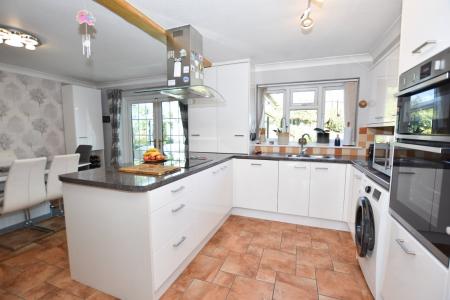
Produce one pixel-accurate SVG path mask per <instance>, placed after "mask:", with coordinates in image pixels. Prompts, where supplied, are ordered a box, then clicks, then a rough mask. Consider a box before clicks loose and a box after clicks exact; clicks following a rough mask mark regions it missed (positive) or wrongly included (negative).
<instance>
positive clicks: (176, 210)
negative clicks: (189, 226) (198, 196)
mask: <svg viewBox="0 0 450 300" xmlns="http://www.w3.org/2000/svg"><path fill="white" fill-rule="evenodd" d="M185 206H186V205H185V204H180V206H178V207H177V208H173V209H172V213H176V212H178V211H180V210H182V209H183V208H184V207H185Z"/></svg>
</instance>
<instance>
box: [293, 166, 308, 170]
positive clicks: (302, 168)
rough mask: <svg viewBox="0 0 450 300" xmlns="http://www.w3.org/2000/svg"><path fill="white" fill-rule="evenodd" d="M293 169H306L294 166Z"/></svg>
mask: <svg viewBox="0 0 450 300" xmlns="http://www.w3.org/2000/svg"><path fill="white" fill-rule="evenodd" d="M294 168H295V169H306V167H300V166H294Z"/></svg>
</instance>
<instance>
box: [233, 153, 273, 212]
mask: <svg viewBox="0 0 450 300" xmlns="http://www.w3.org/2000/svg"><path fill="white" fill-rule="evenodd" d="M233 174H234V205H233V206H234V207H241V208H250V209H257V210H264V211H272V212H276V211H277V191H278V161H269V160H251V159H236V160H234V166H233Z"/></svg>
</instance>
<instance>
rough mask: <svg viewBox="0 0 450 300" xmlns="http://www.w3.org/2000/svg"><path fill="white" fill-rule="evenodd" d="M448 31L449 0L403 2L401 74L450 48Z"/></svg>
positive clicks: (449, 22) (449, 25)
mask: <svg viewBox="0 0 450 300" xmlns="http://www.w3.org/2000/svg"><path fill="white" fill-rule="evenodd" d="M449 28H450V1H448V0H433V1H423V0H407V1H402V28H401V38H400V67H399V71H400V73H403V72H405V71H406V70H408V69H410V68H412V67H414V66H415V65H417V64H419V63H421V62H423V61H424V60H426V59H428V58H430V57H431V56H433V55H434V54H437V53H439V52H440V51H442V50H444V49H446V48H448V47H450V34H449V32H448V29H449ZM427 43H428V44H427ZM415 50H416V51H415Z"/></svg>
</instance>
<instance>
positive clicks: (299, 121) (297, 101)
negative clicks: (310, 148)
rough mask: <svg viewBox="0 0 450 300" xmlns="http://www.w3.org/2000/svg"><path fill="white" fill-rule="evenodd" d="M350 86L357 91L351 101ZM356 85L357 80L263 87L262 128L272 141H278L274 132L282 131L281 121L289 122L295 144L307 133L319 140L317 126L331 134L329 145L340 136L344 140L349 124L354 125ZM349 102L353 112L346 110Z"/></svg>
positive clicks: (314, 139) (288, 127)
mask: <svg viewBox="0 0 450 300" xmlns="http://www.w3.org/2000/svg"><path fill="white" fill-rule="evenodd" d="M347 83H351V85H352V86H353V89H354V90H355V91H354V92H353V93H350V94H349V97H348V98H349V99H346V86H347V85H346V84H347ZM357 84H358V82H357V80H349V81H338V82H336V81H333V82H331V81H326V82H318V83H314V84H311V83H308V84H280V85H270V86H262V87H261V86H260V87H259V88H260V91H262V93H261V95H262V97H263V101H264V115H263V120H262V122H261V125H260V126H261V127H262V128H266V137H267V138H268V139H272V140H275V139H276V138H277V135H276V132H275V131H276V130H277V129H282V128H281V125H282V123H283V121H282V120H287V122H284V123H287V124H286V126H287V129H288V130H289V132H290V135H291V138H290V140H291V141H295V142H296V141H297V140H298V139H299V138H300V137H301V136H302V134H304V133H308V134H309V135H310V136H311V139H312V140H313V141H316V133H315V131H314V128H316V127H319V128H323V129H325V130H329V131H330V142H332V141H333V140H334V139H335V138H336V136H337V135H338V134H339V136H340V138H341V139H342V138H343V134H344V128H345V126H346V121H347V122H350V123H351V126H353V127H354V125H355V120H356V117H355V114H356V100H357V99H356V89H357ZM351 95H354V96H355V97H350V96H351ZM346 101H353V102H355V103H352V105H351V106H350V109H351V111H349V109H348V107H347V109H346V105H347V104H349V103H346ZM346 113H347V116H346ZM285 129H286V128H285Z"/></svg>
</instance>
